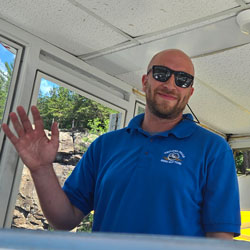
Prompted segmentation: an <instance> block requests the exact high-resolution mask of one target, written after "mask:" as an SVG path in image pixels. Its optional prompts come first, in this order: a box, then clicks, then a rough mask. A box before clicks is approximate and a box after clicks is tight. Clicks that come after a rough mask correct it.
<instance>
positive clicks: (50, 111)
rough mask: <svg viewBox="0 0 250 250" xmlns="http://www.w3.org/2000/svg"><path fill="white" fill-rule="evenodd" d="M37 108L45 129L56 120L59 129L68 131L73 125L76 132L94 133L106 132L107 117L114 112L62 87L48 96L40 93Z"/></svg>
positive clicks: (55, 89) (54, 89) (53, 90)
mask: <svg viewBox="0 0 250 250" xmlns="http://www.w3.org/2000/svg"><path fill="white" fill-rule="evenodd" d="M38 108H39V110H40V112H41V116H42V117H43V120H44V124H45V128H46V129H50V127H51V124H52V122H53V120H56V121H57V122H59V126H60V128H61V129H70V128H72V124H73V125H74V129H76V130H80V131H81V130H85V129H88V130H91V129H92V130H93V131H94V130H95V132H97V131H99V132H102V131H103V130H104V132H106V131H107V128H108V121H109V115H110V113H114V112H116V111H114V110H112V109H110V108H107V107H104V106H103V105H101V104H99V103H97V102H95V101H92V100H90V99H88V98H86V97H84V96H81V95H78V94H76V93H74V92H72V91H70V90H68V89H66V88H63V87H59V88H53V89H52V90H51V91H50V92H49V94H48V95H42V93H41V92H40V93H39V96H38Z"/></svg>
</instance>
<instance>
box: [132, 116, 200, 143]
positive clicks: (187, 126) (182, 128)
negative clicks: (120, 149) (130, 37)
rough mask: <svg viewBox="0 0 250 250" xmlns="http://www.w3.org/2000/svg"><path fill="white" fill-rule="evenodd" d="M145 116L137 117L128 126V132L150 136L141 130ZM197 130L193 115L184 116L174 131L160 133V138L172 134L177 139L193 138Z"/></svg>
mask: <svg viewBox="0 0 250 250" xmlns="http://www.w3.org/2000/svg"><path fill="white" fill-rule="evenodd" d="M143 119H144V114H140V115H137V116H135V117H134V118H133V119H132V120H131V121H130V122H129V124H128V127H127V131H130V130H131V131H132V130H137V131H139V132H141V133H143V134H145V135H147V136H150V134H149V133H148V132H146V131H144V130H143V129H142V128H141V124H142V121H143ZM196 128H197V125H196V123H195V122H194V120H193V116H192V115H191V114H184V115H183V118H182V120H181V121H180V122H179V123H178V124H177V125H176V126H175V127H174V128H172V129H170V130H167V131H164V132H161V133H158V134H157V135H158V136H163V137H168V136H169V135H170V134H172V135H174V136H175V137H177V138H180V139H181V138H185V137H189V136H191V135H192V134H193V133H194V131H195V129H196Z"/></svg>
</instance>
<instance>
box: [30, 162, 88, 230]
mask: <svg viewBox="0 0 250 250" xmlns="http://www.w3.org/2000/svg"><path fill="white" fill-rule="evenodd" d="M31 176H32V178H33V181H34V184H35V187H36V191H37V194H38V197H39V201H40V204H41V207H42V210H43V213H44V215H45V217H46V218H47V220H48V221H49V223H50V225H51V226H52V227H53V228H55V229H60V230H71V229H73V228H74V227H75V226H77V225H78V224H79V223H80V221H81V219H82V218H83V214H82V212H81V211H80V210H79V209H77V208H76V207H74V206H73V205H72V204H71V203H70V201H69V199H68V197H67V196H66V194H65V193H64V191H63V190H62V188H61V186H60V184H59V181H58V178H57V176H56V174H55V172H54V169H53V167H52V166H50V167H44V168H41V169H39V170H37V171H35V172H31Z"/></svg>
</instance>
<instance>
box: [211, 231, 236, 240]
mask: <svg viewBox="0 0 250 250" xmlns="http://www.w3.org/2000/svg"><path fill="white" fill-rule="evenodd" d="M206 237H210V238H220V239H226V240H232V239H233V237H234V234H233V233H226V232H209V233H206Z"/></svg>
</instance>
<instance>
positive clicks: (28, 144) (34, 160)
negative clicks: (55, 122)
mask: <svg viewBox="0 0 250 250" xmlns="http://www.w3.org/2000/svg"><path fill="white" fill-rule="evenodd" d="M16 149H17V151H18V153H19V155H20V157H21V158H22V160H23V163H24V164H25V165H27V166H29V167H30V168H35V167H36V166H41V165H48V164H51V163H52V162H53V161H54V159H55V157H56V153H57V149H58V146H57V147H56V145H54V144H52V143H51V141H50V140H49V139H48V138H47V136H46V134H45V133H44V132H42V133H41V132H37V131H34V132H32V133H30V134H27V135H26V136H24V137H23V138H20V139H19V142H18V143H17V144H16Z"/></svg>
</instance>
